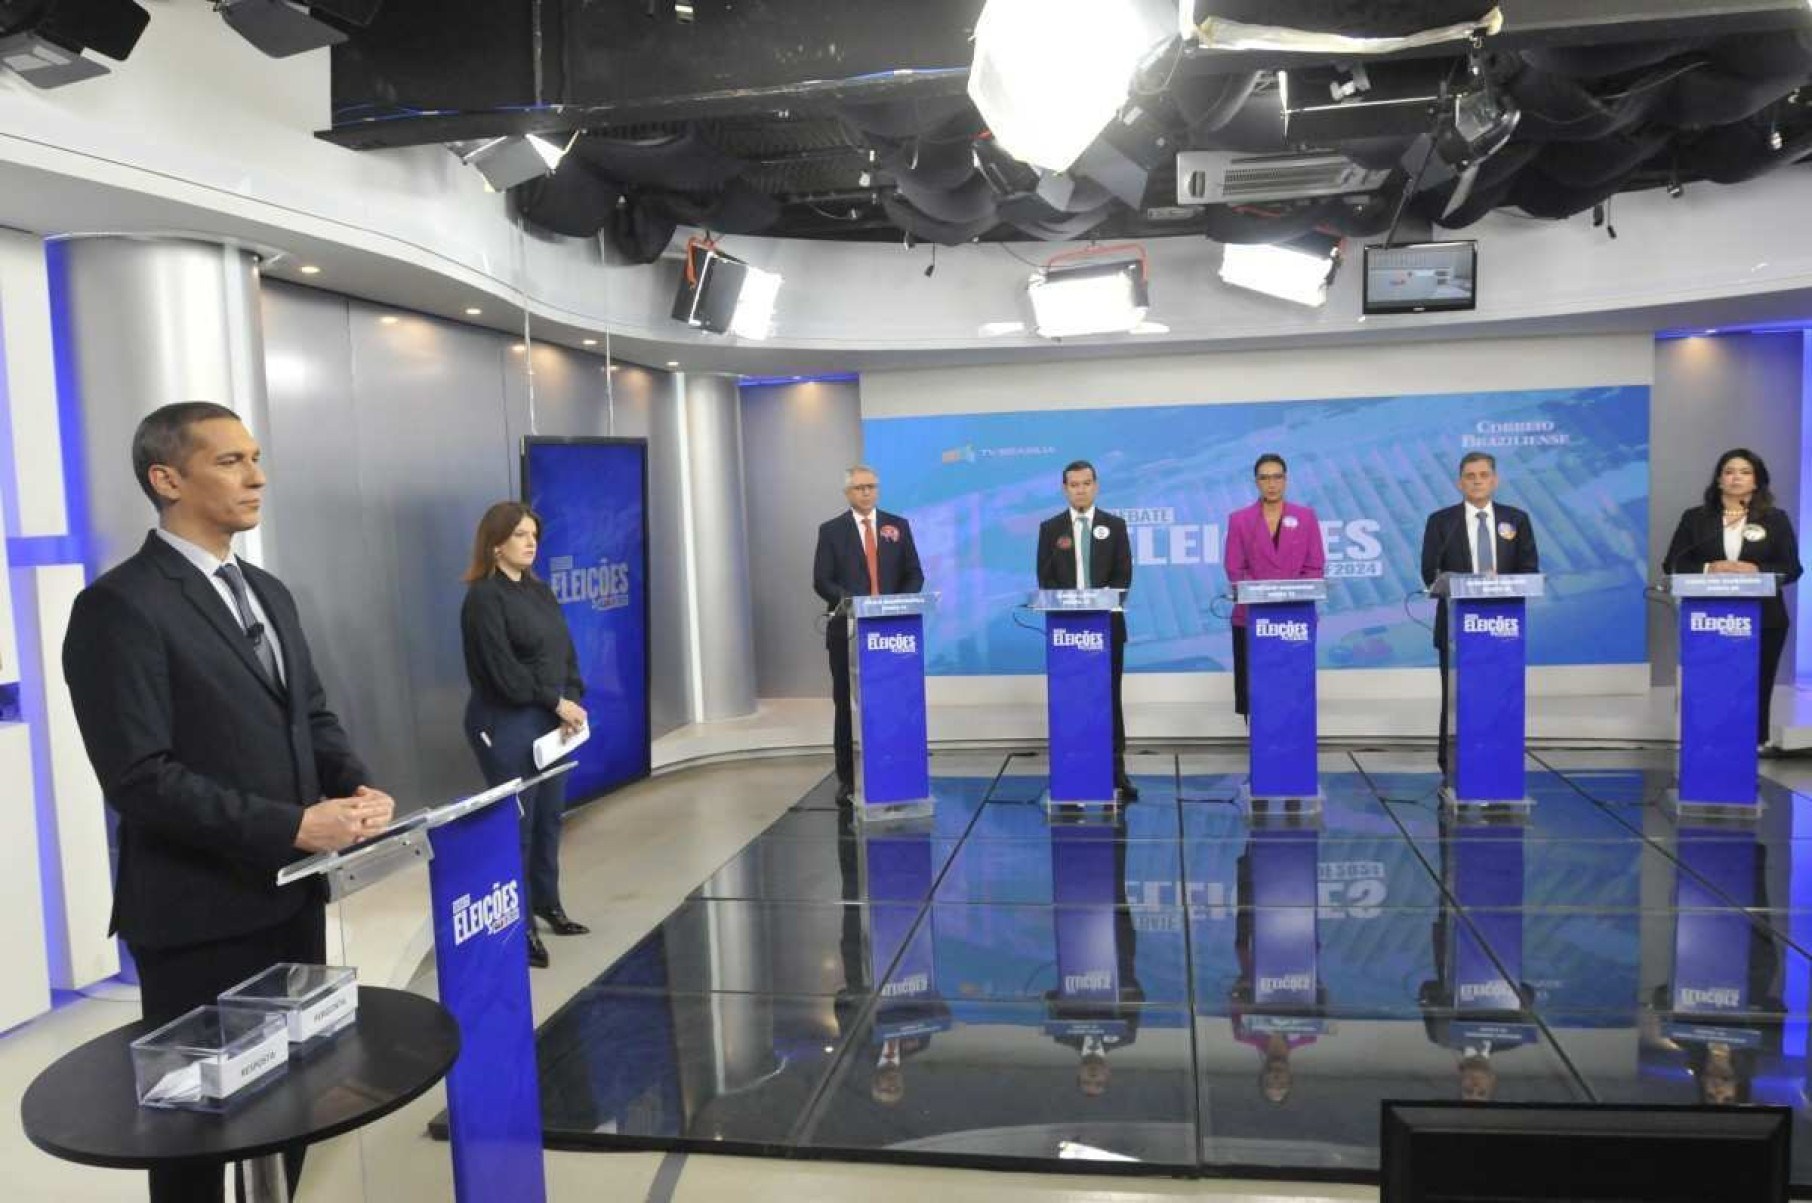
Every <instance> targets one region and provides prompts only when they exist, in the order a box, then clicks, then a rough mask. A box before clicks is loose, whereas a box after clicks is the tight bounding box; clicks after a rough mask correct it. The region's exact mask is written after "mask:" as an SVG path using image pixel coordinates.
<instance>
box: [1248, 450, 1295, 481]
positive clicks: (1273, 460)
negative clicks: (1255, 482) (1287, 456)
mask: <svg viewBox="0 0 1812 1203" xmlns="http://www.w3.org/2000/svg"><path fill="white" fill-rule="evenodd" d="M1266 464H1276V465H1277V466H1278V467H1279V468H1282V469H1283V470H1284V474H1285V475H1286V476H1287V475H1289V472H1290V465H1288V464H1286V463H1284V459H1283V456H1281V455H1279V454H1277V452H1275V451H1267V452H1265V453H1264V454H1263V455H1261V456H1259V457H1258V459H1257V460H1256V461H1254V462H1253V464H1252V475H1254V476H1257V475H1258V473H1259V471H1260V469H1262V468H1263V467H1264V466H1265V465H1266Z"/></svg>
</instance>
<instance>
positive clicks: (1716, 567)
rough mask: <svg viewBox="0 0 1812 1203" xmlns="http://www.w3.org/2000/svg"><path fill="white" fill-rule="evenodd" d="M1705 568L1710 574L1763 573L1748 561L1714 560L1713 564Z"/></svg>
mask: <svg viewBox="0 0 1812 1203" xmlns="http://www.w3.org/2000/svg"><path fill="white" fill-rule="evenodd" d="M1705 567H1706V571H1708V572H1736V573H1745V572H1751V573H1753V572H1760V571H1761V569H1759V568H1757V567H1756V566H1755V565H1754V564H1751V563H1750V562H1749V561H1747V560H1713V561H1712V562H1711V563H1709V564H1707V565H1706V566H1705Z"/></svg>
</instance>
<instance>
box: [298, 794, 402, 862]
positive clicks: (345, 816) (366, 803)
mask: <svg viewBox="0 0 1812 1203" xmlns="http://www.w3.org/2000/svg"><path fill="white" fill-rule="evenodd" d="M395 813H396V799H395V798H392V797H391V796H390V795H389V794H387V793H385V792H384V791H383V790H377V789H372V788H371V787H370V786H368V785H361V786H359V788H358V789H357V790H355V791H353V794H352V796H351V797H350V798H323V799H322V800H321V801H319V802H317V803H315V804H314V805H313V806H310V807H309V808H308V809H306V810H304V811H303V812H302V825H301V826H300V827H298V828H297V829H296V847H297V848H299V849H301V850H302V851H303V852H338V851H339V850H340V849H342V848H345V847H347V846H349V845H352V844H356V843H358V842H359V841H360V840H367V839H370V838H371V837H372V836H374V835H376V834H378V832H380V831H382V830H383V829H384V828H385V827H387V826H389V825H390V819H391V816H392V815H394V814H395Z"/></svg>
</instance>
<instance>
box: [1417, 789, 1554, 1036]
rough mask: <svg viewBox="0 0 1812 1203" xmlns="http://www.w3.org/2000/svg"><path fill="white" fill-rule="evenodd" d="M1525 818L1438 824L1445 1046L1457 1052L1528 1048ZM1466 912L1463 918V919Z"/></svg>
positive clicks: (1485, 817)
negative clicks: (1448, 900) (1444, 901)
mask: <svg viewBox="0 0 1812 1203" xmlns="http://www.w3.org/2000/svg"><path fill="white" fill-rule="evenodd" d="M1529 817H1530V816H1529V812H1528V811H1527V810H1508V811H1497V812H1491V813H1480V812H1463V813H1460V814H1456V815H1455V816H1454V817H1453V821H1452V822H1451V823H1449V822H1443V823H1442V825H1441V836H1442V839H1441V884H1442V886H1443V887H1444V889H1445V891H1446V893H1447V895H1448V896H1449V898H1451V899H1452V903H1450V904H1448V905H1446V906H1445V907H1444V908H1443V914H1442V917H1441V922H1440V930H1441V937H1442V947H1441V948H1440V949H1439V950H1437V952H1436V957H1437V960H1438V965H1439V971H1440V975H1441V979H1442V987H1443V994H1444V996H1445V1004H1446V1007H1447V1008H1448V1011H1447V1022H1446V1024H1445V1025H1444V1026H1445V1029H1446V1036H1447V1042H1448V1043H1449V1044H1450V1045H1452V1046H1453V1047H1455V1048H1466V1047H1470V1048H1475V1049H1486V1050H1491V1049H1499V1050H1501V1049H1506V1048H1516V1047H1519V1046H1521V1045H1525V1044H1533V1043H1534V1042H1535V1041H1536V1040H1537V1039H1538V1038H1539V1029H1538V1028H1537V1027H1536V1025H1535V1024H1534V1023H1533V1022H1532V1021H1531V1011H1532V1009H1533V1007H1534V1005H1535V996H1534V990H1533V988H1531V987H1529V986H1527V985H1525V984H1524V982H1523V917H1524V914H1525V912H1524V906H1525V896H1524V881H1525V869H1526V860H1527V855H1526V853H1527V835H1528V823H1529ZM1462 912H1463V914H1462Z"/></svg>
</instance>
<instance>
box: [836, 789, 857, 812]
mask: <svg viewBox="0 0 1812 1203" xmlns="http://www.w3.org/2000/svg"><path fill="white" fill-rule="evenodd" d="M855 804H856V787H855V786H853V785H839V786H837V805H838V806H846V807H853V806H855Z"/></svg>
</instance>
